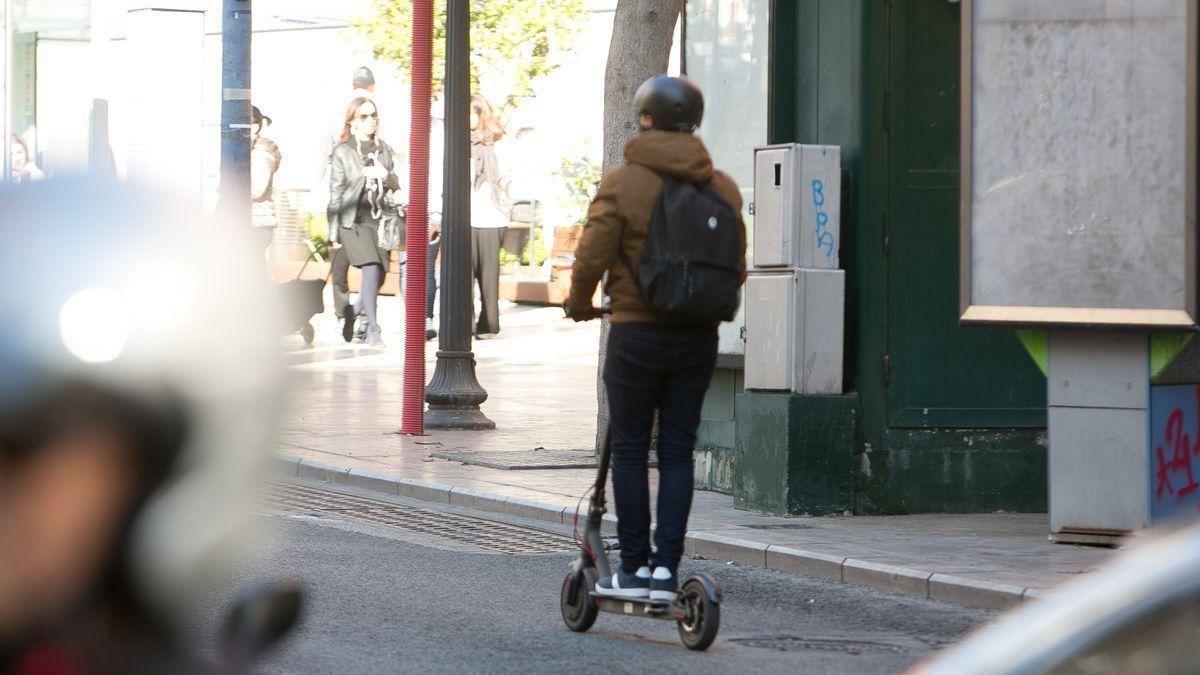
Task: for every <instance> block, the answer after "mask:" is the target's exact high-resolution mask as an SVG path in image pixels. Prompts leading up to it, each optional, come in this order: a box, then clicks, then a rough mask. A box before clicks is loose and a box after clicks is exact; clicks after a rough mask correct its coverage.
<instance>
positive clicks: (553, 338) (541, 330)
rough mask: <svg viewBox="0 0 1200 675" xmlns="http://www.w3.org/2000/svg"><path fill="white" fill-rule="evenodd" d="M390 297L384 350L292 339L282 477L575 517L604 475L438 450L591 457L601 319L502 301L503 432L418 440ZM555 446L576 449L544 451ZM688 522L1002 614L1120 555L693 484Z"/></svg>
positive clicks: (733, 552) (994, 518) (750, 545)
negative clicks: (752, 508) (770, 503)
mask: <svg viewBox="0 0 1200 675" xmlns="http://www.w3.org/2000/svg"><path fill="white" fill-rule="evenodd" d="M382 300H383V302H382V303H381V309H380V313H381V318H380V323H381V324H382V325H383V326H384V327H385V339H386V340H387V342H388V344H389V345H390V348H389V349H387V350H370V349H366V348H365V347H361V346H358V347H352V346H348V345H345V343H343V342H342V341H341V338H340V335H339V331H338V329H337V326H336V325H335V324H334V322H333V320H332V317H331V316H328V317H327V316H318V317H317V318H316V319H315V320H314V325H315V327H316V329H317V341H316V346H315V347H314V348H312V349H302V348H301V346H302V343H301V341H300V338H299V337H298V336H291V337H288V338H287V339H286V347H287V348H288V349H289V350H292V351H289V352H288V354H287V363H288V365H289V366H290V368H289V370H290V372H291V381H290V384H289V391H290V392H291V398H290V400H289V402H288V406H287V412H286V413H285V415H284V420H283V424H282V427H281V428H282V432H281V434H280V445H279V452H278V456H279V463H280V468H281V471H283V472H285V473H287V474H289V475H299V476H306V477H312V478H320V479H323V480H330V481H333V482H339V483H345V484H350V485H356V486H358V487H365V488H370V489H375V490H381V491H385V492H389V493H393V494H401V495H407V496H414V497H419V498H422V499H429V500H434V501H441V502H448V503H451V504H461V505H463V506H466V507H471V508H479V509H484V510H490V511H498V512H504V513H510V514H515V515H523V516H527V517H533V518H537V519H541V520H548V521H552V522H558V523H564V522H565V523H567V524H570V523H571V519H572V517H573V514H574V511H575V507H576V504H577V503H578V501H579V498H580V495H582V494H583V493H584V492H585V491H586V490H587V488H588V486H589V485H590V483H591V482H592V480H593V479H594V475H595V473H594V469H590V468H556V469H546V468H539V469H522V470H510V469H504V468H493V467H492V466H481V465H478V464H475V463H471V464H468V463H463V462H460V461H451V460H449V459H442V458H438V457H434V455H435V454H445V453H471V454H467V455H461V454H460V455H458V456H459V457H460V458H467V459H469V461H472V462H482V463H484V464H491V465H497V464H503V463H505V461H506V460H512V459H513V458H519V459H521V460H522V462H523V463H528V461H530V460H532V461H533V462H535V463H536V462H538V461H539V460H542V459H543V458H544V457H546V456H547V455H553V457H554V458H557V456H558V454H565V455H569V456H571V457H574V458H577V459H583V460H584V461H586V460H587V453H586V452H584V451H586V450H587V449H590V448H591V447H592V445H593V438H594V433H595V414H596V399H595V381H596V380H595V373H596V345H597V340H598V333H599V325H598V324H597V323H595V322H592V323H588V324H573V323H570V322H567V321H564V320H561V319H560V318H559V317H561V310H558V309H557V308H529V307H517V306H510V307H506V308H504V310H503V311H502V319H501V324H502V327H503V332H502V333H501V335H502V337H501V338H500V339H496V340H488V341H477V342H475V343H474V349H475V353H476V358H477V362H478V366H477V373H478V376H479V380H480V382H481V384H483V386H484V388H485V389H487V390H488V393H489V399H488V401H487V402H486V403H485V404H484V405H483V411H484V412H485V414H487V415H488V417H490V418H491V419H492V420H494V421H495V422H496V427H497V428H496V430H494V431H453V432H436V433H431V434H430V435H428V436H424V437H408V436H401V435H399V434H397V433H396V430H397V429H398V428H399V426H400V409H401V398H402V394H403V391H402V374H403V357H402V344H403V343H402V336H401V334H400V326H401V306H400V303H399V302H397V301H395V300H393V299H391V298H384V299H382ZM435 349H436V345H434V344H433V343H430V348H429V349H427V352H426V353H427V354H428V357H429V361H428V363H427V366H426V367H427V374H429V375H431V374H432V371H433V363H434V360H433V355H434V352H435ZM535 449H537V450H536V451H535ZM561 450H575V451H578V452H573V453H551V452H548V451H561ZM475 453H479V454H475ZM512 453H521V454H520V455H516V454H512ZM651 474H652V480H653V471H652V472H651ZM610 494H611V493H610ZM689 526H690V527H689V532H688V543H687V549H688V553H689V554H692V555H697V556H703V557H706V558H714V559H721V560H726V561H731V562H734V563H737V564H747V565H756V566H760V567H761V566H765V567H769V568H773V569H779V570H784V571H789V572H798V573H803V574H809V575H812V576H819V577H825V578H832V579H837V580H841V581H844V582H846V583H853V584H864V585H869V586H873V587H877V588H884V589H887V590H891V591H894V592H897V593H902V594H906V595H916V596H920V597H929V598H932V599H935V600H943V601H949V602H956V603H960V604H967V605H973V606H980V607H992V608H1005V607H1010V606H1013V605H1016V604H1019V603H1020V602H1022V601H1023V600H1024V599H1026V598H1032V597H1035V596H1036V595H1038V594H1039V593H1040V592H1042V591H1044V590H1046V589H1049V588H1051V587H1053V586H1055V585H1057V584H1059V583H1061V582H1063V581H1065V580H1068V579H1071V578H1073V577H1074V576H1075V575H1078V574H1081V573H1083V572H1087V571H1089V570H1091V569H1093V568H1094V567H1096V566H1097V565H1099V564H1100V563H1102V562H1103V561H1104V560H1106V559H1107V558H1108V557H1109V556H1111V555H1112V552H1111V551H1109V550H1105V549H1097V548H1086V547H1075V546H1066V545H1061V544H1051V543H1049V542H1047V540H1046V516H1045V515H1044V514H983V515H916V516H869V517H867V516H856V517H849V516H844V517H821V518H812V517H794V518H781V517H773V516H765V515H762V514H758V513H754V512H749V511H740V510H737V509H735V508H734V507H733V498H732V497H730V496H727V495H721V494H716V493H712V492H697V493H696V498H695V502H694V506H693V510H692V517H691V520H690V522H689Z"/></svg>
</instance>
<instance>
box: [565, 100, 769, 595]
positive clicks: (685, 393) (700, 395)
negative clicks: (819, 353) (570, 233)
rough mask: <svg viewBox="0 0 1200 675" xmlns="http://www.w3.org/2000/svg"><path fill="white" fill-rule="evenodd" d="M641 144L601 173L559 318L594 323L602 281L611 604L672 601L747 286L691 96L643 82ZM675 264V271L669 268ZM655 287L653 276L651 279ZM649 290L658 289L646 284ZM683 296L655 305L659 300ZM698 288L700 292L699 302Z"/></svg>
mask: <svg viewBox="0 0 1200 675" xmlns="http://www.w3.org/2000/svg"><path fill="white" fill-rule="evenodd" d="M635 110H636V112H637V115H638V123H639V125H640V128H641V133H640V134H639V135H638V136H637V137H636V138H634V139H633V140H632V141H630V142H629V144H628V145H626V146H625V158H626V159H627V160H628V163H627V164H625V165H623V166H619V167H617V168H615V169H613V170H611V171H609V172H608V173H607V174H606V175H605V176H604V178H603V179H602V180H601V182H600V189H599V191H598V192H597V194H596V197H595V199H594V200H593V202H592V205H591V208H590V209H589V210H588V223H587V227H586V229H585V230H584V234H583V237H582V239H581V240H580V243H579V248H578V250H577V251H576V252H575V265H574V268H573V270H572V276H571V293H570V296H569V298H568V300H567V302H566V303H565V309H566V311H567V316H569V317H571V318H573V319H575V320H577V321H581V320H587V319H589V318H594V317H595V315H596V311H595V310H594V309H593V308H592V306H591V302H592V300H591V299H592V294H593V293H594V292H595V290H596V284H597V283H599V281H600V278H601V276H602V275H603V274H604V273H605V272H606V271H607V272H608V287H607V288H608V293H609V295H610V296H611V298H612V317H611V321H612V330H611V331H610V332H609V337H608V351H607V357H606V358H605V362H604V373H603V377H604V385H605V388H606V390H607V393H608V403H609V410H610V413H609V415H610V420H609V429H610V439H611V441H610V442H611V449H612V482H613V493H614V497H615V502H616V507H617V519H618V524H617V536H618V538H619V539H620V543H621V566H620V569H619V570H618V571H617V572H616V573H615V574H613V575H612V576H611V577H607V578H605V579H601V580H600V581H599V582H598V583H597V584H596V592H597V593H598V594H600V595H605V596H610V597H635V598H637V597H650V598H652V599H656V600H666V599H670V598H672V597H673V596H674V594H675V592H676V587H677V583H678V582H677V581H676V580H677V578H678V571H677V570H678V566H679V561H680V558H681V557H682V555H683V538H684V532H685V531H686V530H687V520H688V513H689V511H690V510H691V505H692V481H693V473H692V452H693V450H694V449H695V445H696V428H697V427H698V426H699V423H700V406H701V404H702V403H703V401H704V394H705V392H706V391H707V389H708V385H709V381H710V380H711V379H712V374H713V369H714V367H715V365H716V358H717V325H718V324H719V322H720V321H721V320H729V319H732V318H733V312H735V311H736V309H737V301H738V288H739V287H740V286H741V283H742V282H743V281H744V280H745V269H746V263H745V260H746V257H745V256H746V253H745V251H746V231H745V225H744V224H743V223H742V218H741V215H740V214H741V208H742V200H741V196H740V194H739V192H738V187H737V185H736V184H735V183H734V182H733V180H732V179H730V178H729V176H727V175H725V174H723V173H721V172H719V171H715V170H714V169H713V164H712V159H711V157H710V156H709V154H708V150H707V149H706V148H705V147H704V143H702V142H701V141H700V139H699V138H696V137H695V136H694V135H693V131H695V129H696V127H698V126H699V125H700V120H701V118H702V117H703V114H704V99H703V97H702V96H701V93H700V90H699V89H698V88H697V87H696V86H695V85H693V84H692V83H691V82H689V81H688V80H686V79H683V78H674V77H666V76H658V77H654V78H651V79H649V80H647V81H646V82H645V83H644V84H642V86H641V87H640V88H639V89H638V91H637V94H636V96H635ZM680 260H682V261H683V263H682V264H680V263H678V261H680ZM651 275H654V276H651ZM649 280H653V281H654V282H656V283H654V284H650V285H648V284H645V283H643V282H647V281H649ZM673 289H679V290H680V291H681V292H680V293H679V294H669V297H668V298H666V300H669V301H670V302H664V298H663V297H662V296H663V291H664V290H666V291H671V290H673ZM696 289H699V290H696ZM655 410H657V411H658V423H659V424H658V429H659V431H658V445H657V452H658V474H659V482H658V526H657V528H656V529H655V532H654V549H653V551H652V550H651V547H650V492H649V486H648V478H647V461H648V453H649V448H650V434H651V427H652V423H653V419H654V412H655Z"/></svg>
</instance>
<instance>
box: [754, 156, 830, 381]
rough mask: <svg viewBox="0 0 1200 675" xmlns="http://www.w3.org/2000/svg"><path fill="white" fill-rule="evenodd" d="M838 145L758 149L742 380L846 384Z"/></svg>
mask: <svg viewBox="0 0 1200 675" xmlns="http://www.w3.org/2000/svg"><path fill="white" fill-rule="evenodd" d="M841 189H842V185H841V150H840V148H838V147H836V146H815V145H799V144H789V145H772V146H768V147H765V148H759V149H757V150H756V151H755V169H754V257H753V267H752V268H751V270H750V272H749V278H748V279H747V281H746V302H745V307H746V357H745V368H746V372H745V375H746V389H748V390H756V391H786V392H792V393H795V394H840V393H842V349H843V344H842V342H843V335H844V328H843V326H844V323H843V319H844V306H845V288H846V280H845V273H844V272H843V271H842V270H839V269H838V249H839V246H840V243H841Z"/></svg>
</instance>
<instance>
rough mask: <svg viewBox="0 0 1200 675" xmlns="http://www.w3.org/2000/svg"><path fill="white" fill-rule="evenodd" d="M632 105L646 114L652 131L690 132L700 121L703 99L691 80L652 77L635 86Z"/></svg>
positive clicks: (641, 113)
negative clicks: (652, 127) (651, 124)
mask: <svg viewBox="0 0 1200 675" xmlns="http://www.w3.org/2000/svg"><path fill="white" fill-rule="evenodd" d="M633 105H634V108H636V109H637V112H638V114H639V115H649V116H650V117H651V118H652V119H653V120H654V128H655V129H663V130H665V131H682V132H684V133H689V134H690V133H692V132H693V131H695V130H696V127H698V126H700V120H701V119H703V118H704V96H703V95H702V94H701V93H700V88H699V87H697V86H696V85H694V84H692V82H691V80H687V79H684V78H682V77H668V76H666V75H655V76H654V77H652V78H650V79H648V80H646V81H645V82H643V83H642V86H640V87H638V90H637V93H636V94H634V95H633Z"/></svg>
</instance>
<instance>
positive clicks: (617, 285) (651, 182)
mask: <svg viewBox="0 0 1200 675" xmlns="http://www.w3.org/2000/svg"><path fill="white" fill-rule="evenodd" d="M625 157H626V158H627V159H628V160H629V164H625V165H623V166H619V167H617V168H615V169H612V170H611V171H609V172H608V173H606V174H605V175H604V178H603V179H602V180H601V181H600V189H599V191H598V192H597V193H596V198H595V199H593V200H592V206H591V208H590V209H588V222H587V226H586V228H585V229H584V232H583V238H582V239H581V240H580V242H579V248H578V249H577V250H576V251H575V265H574V267H573V268H572V270H571V295H570V297H569V298H568V300H567V303H568V305H569V306H570V307H571V308H572V309H574V310H577V311H582V310H585V309H587V308H588V307H590V306H591V301H592V295H593V294H594V293H595V292H596V284H597V283H599V282H600V277H601V276H602V275H603V274H604V272H605V270H607V271H608V294H609V295H610V296H611V297H612V316H611V317H610V318H611V320H612V322H613V323H635V322H656V321H660V320H661V319H659V318H658V317H656V316H655V315H654V314H653V313H652V312H651V311H650V310H649V309H648V308H647V307H646V305H645V303H644V302H643V301H642V297H641V295H640V294H639V292H638V289H637V285H636V284H635V283H634V281H633V278H632V277H631V276H630V275H629V270H628V269H627V268H626V267H625V264H624V263H623V262H621V259H620V256H618V254H617V252H618V250H623V251H624V252H625V255H626V256H628V258H629V260H630V261H631V262H632V263H633V266H634V268H635V269H636V267H637V263H638V259H639V258H641V255H642V247H643V246H644V245H645V243H646V232H647V230H648V228H649V226H650V216H651V214H652V213H653V211H654V204H655V202H656V201H657V200H658V194H659V192H660V191H661V190H662V184H663V181H662V179H661V178H659V176H658V174H657V173H655V172H656V171H658V172H661V173H664V174H667V175H669V176H672V177H674V178H677V179H679V180H686V181H690V182H693V183H711V184H712V187H713V190H714V191H715V192H716V193H717V195H719V196H720V197H721V198H722V199H724V200H725V201H727V202H729V204H730V205H731V206H733V209H734V211H736V212H737V213H738V221H739V223H741V212H742V197H741V194H740V193H739V192H738V187H737V184H736V183H734V182H733V179H732V178H730V177H729V176H727V175H725V174H723V173H721V172H720V171H715V170H713V165H712V158H711V157H710V156H709V154H708V150H707V149H705V147H704V143H703V142H701V141H700V139H699V138H696V137H695V136H693V135H692V134H686V133H680V132H675V131H660V130H650V131H644V132H642V133H641V134H639V135H638V136H637V138H634V139H633V140H632V141H630V142H629V144H628V145H626V146H625ZM741 228H742V229H741V242H742V244H741V245H742V252H743V255H744V254H745V248H746V226H745V224H744V223H741Z"/></svg>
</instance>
